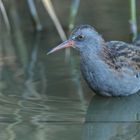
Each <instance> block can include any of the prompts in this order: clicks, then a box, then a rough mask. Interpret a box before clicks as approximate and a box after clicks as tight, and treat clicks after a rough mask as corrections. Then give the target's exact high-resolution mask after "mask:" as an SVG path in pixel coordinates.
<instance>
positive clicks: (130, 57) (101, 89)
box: [48, 25, 140, 96]
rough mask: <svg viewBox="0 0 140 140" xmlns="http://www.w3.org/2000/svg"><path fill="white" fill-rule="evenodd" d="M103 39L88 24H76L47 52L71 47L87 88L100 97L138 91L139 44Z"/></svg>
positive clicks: (137, 40) (139, 74) (139, 77)
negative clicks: (63, 39)
mask: <svg viewBox="0 0 140 140" xmlns="http://www.w3.org/2000/svg"><path fill="white" fill-rule="evenodd" d="M139 42H140V41H139V39H136V40H135V41H134V42H133V43H126V42H123V41H105V40H104V39H103V37H102V36H101V35H100V34H99V33H98V32H97V31H96V29H95V28H94V27H93V26H91V25H80V26H77V27H76V28H75V29H74V30H73V31H72V32H71V33H70V36H69V38H68V39H67V40H66V41H64V42H63V43H61V44H60V45H58V46H57V47H55V48H53V49H52V50H51V51H50V52H48V54H51V53H54V52H56V51H58V50H60V49H63V48H74V49H76V50H77V51H78V52H79V55H80V69H81V73H82V75H83V78H84V79H85V81H86V82H87V84H88V85H89V87H90V88H91V89H92V90H93V91H94V92H95V93H96V94H98V95H102V96H128V95H132V94H135V93H138V91H139V90H140V43H139Z"/></svg>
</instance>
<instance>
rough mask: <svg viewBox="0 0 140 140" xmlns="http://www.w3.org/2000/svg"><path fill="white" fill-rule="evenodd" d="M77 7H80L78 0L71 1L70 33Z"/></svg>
mask: <svg viewBox="0 0 140 140" xmlns="http://www.w3.org/2000/svg"><path fill="white" fill-rule="evenodd" d="M79 5H80V0H72V3H71V9H70V19H69V31H71V30H72V29H73V28H74V24H75V20H76V16H77V13H78V9H79Z"/></svg>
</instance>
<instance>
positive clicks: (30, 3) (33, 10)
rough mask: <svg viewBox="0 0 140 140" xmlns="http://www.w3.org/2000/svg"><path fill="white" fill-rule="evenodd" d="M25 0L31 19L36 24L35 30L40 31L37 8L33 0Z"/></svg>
mask: <svg viewBox="0 0 140 140" xmlns="http://www.w3.org/2000/svg"><path fill="white" fill-rule="evenodd" d="M27 2H28V6H29V10H30V13H31V16H32V19H33V21H34V23H35V26H36V30H37V31H40V30H42V25H41V23H40V19H39V15H38V13H37V9H36V6H35V3H34V0H27Z"/></svg>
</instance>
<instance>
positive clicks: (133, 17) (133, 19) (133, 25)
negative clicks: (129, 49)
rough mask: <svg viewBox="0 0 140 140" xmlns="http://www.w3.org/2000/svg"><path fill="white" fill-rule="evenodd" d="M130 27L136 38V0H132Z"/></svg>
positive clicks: (133, 37) (133, 36)
mask: <svg viewBox="0 0 140 140" xmlns="http://www.w3.org/2000/svg"><path fill="white" fill-rule="evenodd" d="M130 29H131V33H132V39H133V40H134V39H135V38H136V37H137V16H136V0H130Z"/></svg>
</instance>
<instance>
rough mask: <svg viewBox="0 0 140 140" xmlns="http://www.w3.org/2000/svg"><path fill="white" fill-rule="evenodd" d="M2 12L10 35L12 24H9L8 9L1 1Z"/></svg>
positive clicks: (0, 0) (0, 8)
mask: <svg viewBox="0 0 140 140" xmlns="http://www.w3.org/2000/svg"><path fill="white" fill-rule="evenodd" d="M0 10H1V12H2V16H3V19H4V22H5V25H6V28H7V31H8V32H9V33H10V31H11V27H10V22H9V19H8V16H7V13H6V9H5V7H4V4H3V1H2V0H0Z"/></svg>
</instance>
